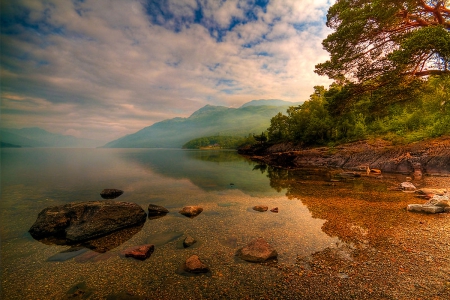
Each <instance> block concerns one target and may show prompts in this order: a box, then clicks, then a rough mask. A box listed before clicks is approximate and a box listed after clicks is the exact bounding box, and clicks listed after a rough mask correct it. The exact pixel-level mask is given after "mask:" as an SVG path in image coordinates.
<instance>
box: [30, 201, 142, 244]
mask: <svg viewBox="0 0 450 300" xmlns="http://www.w3.org/2000/svg"><path fill="white" fill-rule="evenodd" d="M146 217H147V215H146V213H145V211H144V210H143V209H142V208H141V207H140V206H139V205H137V204H136V203H129V202H115V201H91V202H78V203H68V204H64V205H59V206H50V207H47V208H45V209H43V210H42V211H41V212H40V213H39V215H38V217H37V220H36V222H35V223H34V224H33V226H31V228H30V230H29V232H30V234H31V236H33V237H34V238H35V239H43V238H47V237H55V238H63V239H66V240H67V241H69V242H80V241H86V240H90V239H94V238H98V237H101V236H104V235H107V234H109V233H112V232H115V231H118V230H120V229H123V228H128V227H132V226H136V225H139V224H143V223H144V222H145V220H146Z"/></svg>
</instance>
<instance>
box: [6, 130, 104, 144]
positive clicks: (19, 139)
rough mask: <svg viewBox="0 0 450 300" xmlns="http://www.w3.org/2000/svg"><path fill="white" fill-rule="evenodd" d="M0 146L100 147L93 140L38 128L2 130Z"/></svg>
mask: <svg viewBox="0 0 450 300" xmlns="http://www.w3.org/2000/svg"><path fill="white" fill-rule="evenodd" d="M0 135H1V142H2V145H4V144H5V145H6V144H12V145H16V146H21V147H65V148H69V147H70V148H83V147H86V148H89V147H98V146H101V143H99V142H98V141H95V140H89V139H80V138H76V137H74V136H71V135H62V134H57V133H51V132H48V131H46V130H44V129H41V128H38V127H32V128H22V129H13V128H2V129H1V130H0Z"/></svg>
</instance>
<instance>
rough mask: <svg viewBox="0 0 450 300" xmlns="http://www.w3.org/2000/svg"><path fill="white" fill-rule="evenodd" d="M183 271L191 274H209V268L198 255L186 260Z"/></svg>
mask: <svg viewBox="0 0 450 300" xmlns="http://www.w3.org/2000/svg"><path fill="white" fill-rule="evenodd" d="M183 269H184V271H186V272H189V273H208V272H209V268H208V266H207V265H205V264H204V263H203V262H202V261H201V260H200V258H199V257H198V256H197V255H192V256H190V257H189V258H188V259H186V261H185V263H184V265H183Z"/></svg>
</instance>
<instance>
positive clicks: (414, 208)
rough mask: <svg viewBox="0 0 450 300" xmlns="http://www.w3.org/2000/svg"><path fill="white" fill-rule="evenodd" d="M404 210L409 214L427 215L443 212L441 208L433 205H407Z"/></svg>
mask: <svg viewBox="0 0 450 300" xmlns="http://www.w3.org/2000/svg"><path fill="white" fill-rule="evenodd" d="M406 209H407V210H408V211H411V212H420V213H427V214H437V213H441V212H444V208H443V207H439V206H435V205H425V204H409V205H408V207H407V208H406Z"/></svg>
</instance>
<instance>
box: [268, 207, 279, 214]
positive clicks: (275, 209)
mask: <svg viewBox="0 0 450 300" xmlns="http://www.w3.org/2000/svg"><path fill="white" fill-rule="evenodd" d="M270 211H271V212H273V213H278V207H274V208H272V209H271V210H270Z"/></svg>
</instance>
